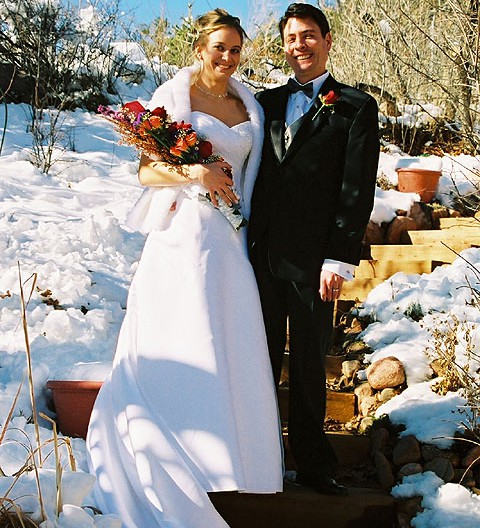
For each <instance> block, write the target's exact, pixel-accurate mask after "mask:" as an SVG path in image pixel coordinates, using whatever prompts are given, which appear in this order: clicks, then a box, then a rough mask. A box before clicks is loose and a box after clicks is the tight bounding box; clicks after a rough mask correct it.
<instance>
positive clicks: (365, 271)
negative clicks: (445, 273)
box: [344, 259, 434, 286]
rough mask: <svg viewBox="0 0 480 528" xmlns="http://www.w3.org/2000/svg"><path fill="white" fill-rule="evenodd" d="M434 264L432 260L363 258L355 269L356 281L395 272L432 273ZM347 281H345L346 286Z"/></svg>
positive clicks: (382, 277) (389, 275)
mask: <svg viewBox="0 0 480 528" xmlns="http://www.w3.org/2000/svg"><path fill="white" fill-rule="evenodd" d="M433 268H434V265H433V263H432V261H431V260H401V259H395V260H366V259H364V260H361V261H360V263H359V265H358V266H357V267H356V269H355V279H354V280H353V281H350V282H355V281H356V280H357V279H375V278H378V279H388V278H389V277H391V276H392V275H393V274H395V273H398V272H399V271H402V272H403V273H408V274H413V273H418V274H422V273H431V272H432V271H433ZM346 284H347V283H344V286H346Z"/></svg>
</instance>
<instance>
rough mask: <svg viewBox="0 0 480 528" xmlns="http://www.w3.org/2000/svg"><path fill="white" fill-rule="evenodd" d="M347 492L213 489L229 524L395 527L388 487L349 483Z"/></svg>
mask: <svg viewBox="0 0 480 528" xmlns="http://www.w3.org/2000/svg"><path fill="white" fill-rule="evenodd" d="M348 491H349V493H348V495H347V496H345V497H337V496H332V495H322V494H319V493H316V492H315V491H313V490H310V489H308V488H304V487H299V486H295V485H291V484H289V485H286V486H285V489H284V491H283V493H277V494H274V495H257V494H244V493H235V492H232V493H211V494H210V498H211V500H212V502H213V504H214V505H215V507H216V508H217V510H218V511H219V512H220V514H221V515H222V517H223V518H224V519H225V520H226V522H227V523H228V524H229V526H230V528H394V527H395V526H396V508H395V500H394V498H393V497H392V496H391V495H390V494H389V493H388V492H385V491H382V490H379V489H372V488H359V487H348Z"/></svg>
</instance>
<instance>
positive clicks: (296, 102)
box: [285, 71, 355, 280]
mask: <svg viewBox="0 0 480 528" xmlns="http://www.w3.org/2000/svg"><path fill="white" fill-rule="evenodd" d="M329 75H330V74H329V72H328V71H326V72H325V73H323V74H322V75H320V77H317V78H316V79H313V80H312V81H311V82H312V83H313V96H312V97H311V98H310V97H308V96H307V95H306V94H305V92H302V91H301V90H300V91H298V92H296V93H291V94H290V95H289V97H288V101H287V109H286V112H285V128H286V129H288V127H289V126H290V125H292V124H293V123H294V122H295V121H296V120H297V119H299V118H300V117H302V115H303V114H305V113H306V112H308V111H309V109H310V107H311V106H312V104H313V101H314V100H315V98H316V97H317V95H318V94H319V93H320V88H321V87H322V84H323V83H324V82H325V79H326V78H327V77H328V76H329ZM298 84H300V86H302V84H301V83H298ZM287 133H288V130H287ZM322 270H326V271H331V272H332V273H336V274H337V275H340V276H341V277H343V278H344V279H345V280H352V279H353V276H354V273H355V266H354V265H353V264H348V263H346V262H340V261H339V260H332V259H325V260H324V262H323V266H322Z"/></svg>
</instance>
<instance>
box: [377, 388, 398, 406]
mask: <svg viewBox="0 0 480 528" xmlns="http://www.w3.org/2000/svg"><path fill="white" fill-rule="evenodd" d="M397 394H398V392H397V391H396V390H395V389H391V388H388V389H383V390H382V391H381V392H380V393H379V395H378V399H379V400H380V401H381V402H382V403H385V402H387V401H388V400H391V399H392V398H394V397H395V396H396V395H397Z"/></svg>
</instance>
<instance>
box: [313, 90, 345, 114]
mask: <svg viewBox="0 0 480 528" xmlns="http://www.w3.org/2000/svg"><path fill="white" fill-rule="evenodd" d="M318 98H319V99H320V102H321V103H322V106H321V107H320V108H319V109H318V110H317V111H316V112H315V115H314V116H313V117H312V121H313V120H314V119H316V118H317V117H318V115H319V114H320V112H322V111H323V109H324V108H330V109H331V113H333V112H334V109H333V106H334V105H335V103H336V102H337V101H338V99H339V98H340V94H339V93H338V92H336V91H335V90H330V91H329V92H327V93H326V94H325V95H319V96H318Z"/></svg>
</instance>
